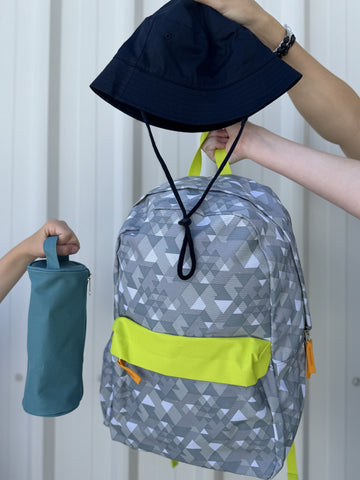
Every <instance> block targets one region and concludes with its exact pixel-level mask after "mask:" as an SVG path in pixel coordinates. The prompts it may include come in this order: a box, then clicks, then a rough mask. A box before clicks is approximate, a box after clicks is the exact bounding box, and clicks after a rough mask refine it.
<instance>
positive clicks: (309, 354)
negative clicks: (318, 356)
mask: <svg viewBox="0 0 360 480" xmlns="http://www.w3.org/2000/svg"><path fill="white" fill-rule="evenodd" d="M305 351H306V378H310V377H311V375H312V374H313V373H316V367H315V360H314V350H313V342H312V340H311V337H310V331H309V330H305Z"/></svg>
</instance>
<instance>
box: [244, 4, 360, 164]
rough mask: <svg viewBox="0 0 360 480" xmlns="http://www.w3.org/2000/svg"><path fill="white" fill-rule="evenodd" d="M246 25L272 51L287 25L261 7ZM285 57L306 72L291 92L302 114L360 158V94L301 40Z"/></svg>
mask: <svg viewBox="0 0 360 480" xmlns="http://www.w3.org/2000/svg"><path fill="white" fill-rule="evenodd" d="M246 26H247V27H248V28H249V29H250V30H251V31H252V32H253V33H254V34H255V35H256V36H257V37H258V38H259V39H260V40H261V41H262V42H263V43H264V44H265V45H267V46H268V47H269V48H270V49H271V50H274V49H275V48H276V47H277V46H278V45H279V43H280V42H281V40H282V39H283V37H284V27H283V26H282V25H281V24H280V23H279V22H278V21H277V20H276V19H275V18H274V17H272V16H271V15H270V14H268V13H267V12H266V11H265V10H263V9H260V10H258V9H257V12H256V15H253V17H252V20H251V21H249V22H248V24H247V25H246ZM284 60H285V61H286V62H287V63H288V64H289V65H291V66H292V67H293V68H295V69H296V70H298V71H299V72H300V73H302V75H303V78H302V79H301V80H300V82H299V83H298V84H297V85H295V87H293V88H292V89H291V90H290V91H289V95H290V97H291V99H292V101H293V103H294V105H295V106H296V108H297V109H298V110H299V112H300V113H301V115H302V116H303V117H304V118H305V119H306V120H307V121H308V122H309V123H310V125H311V126H312V127H313V128H314V129H315V130H316V131H317V132H318V133H319V134H320V135H321V136H322V137H324V138H325V139H327V140H328V141H330V142H333V143H336V144H338V145H340V147H341V148H342V150H343V151H344V153H345V154H346V155H347V156H348V157H351V158H356V159H358V160H360V98H359V96H358V95H357V94H356V93H355V92H354V91H353V90H352V89H351V88H350V87H349V86H348V85H347V84H346V83H345V82H343V81H342V80H341V79H339V78H338V77H336V76H335V75H333V74H332V73H331V72H329V71H328V70H327V69H326V68H325V67H323V66H322V65H321V64H320V63H319V62H318V61H317V60H315V59H314V58H313V57H312V56H311V55H310V54H309V53H308V52H307V51H306V50H305V49H303V48H302V47H301V46H300V45H299V44H298V43H297V42H295V44H294V45H293V47H291V48H290V50H289V53H288V55H286V56H285V57H284Z"/></svg>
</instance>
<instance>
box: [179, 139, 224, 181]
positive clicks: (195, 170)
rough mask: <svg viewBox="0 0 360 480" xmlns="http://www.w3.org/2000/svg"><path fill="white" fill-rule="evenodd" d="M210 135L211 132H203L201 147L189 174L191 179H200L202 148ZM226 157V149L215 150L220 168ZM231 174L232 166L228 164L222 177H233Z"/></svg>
mask: <svg viewBox="0 0 360 480" xmlns="http://www.w3.org/2000/svg"><path fill="white" fill-rule="evenodd" d="M208 135H209V132H203V133H202V134H201V138H200V147H199V148H198V150H197V152H196V153H195V156H194V159H193V161H192V163H191V166H190V169H189V173H188V175H189V177H198V176H199V175H200V173H201V147H202V144H203V143H204V142H205V140H206V138H207V136H208ZM225 157H226V150H225V149H221V150H215V161H216V165H217V167H218V168H219V167H220V165H221V164H222V162H223V161H224V160H225ZM231 173H232V172H231V168H230V165H229V163H227V164H226V165H225V167H224V169H223V170H222V172H221V175H231Z"/></svg>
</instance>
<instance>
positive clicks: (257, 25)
mask: <svg viewBox="0 0 360 480" xmlns="http://www.w3.org/2000/svg"><path fill="white" fill-rule="evenodd" d="M259 8H260V9H261V11H260V12H259V13H258V14H257V15H256V16H254V17H253V20H252V21H250V22H248V24H247V25H244V26H246V28H248V29H249V30H250V31H251V32H252V33H253V34H254V35H255V36H256V37H257V38H258V39H259V40H260V41H261V42H262V43H263V44H264V45H266V46H267V47H268V48H270V50H272V51H273V50H275V49H276V48H277V47H278V45H279V43H280V42H281V41H282V39H283V38H284V32H285V30H284V27H283V26H282V25H281V23H279V22H278V21H277V20H276V18H274V17H273V16H272V15H270V14H269V13H268V12H266V11H265V10H264V9H262V8H261V7H260V6H259Z"/></svg>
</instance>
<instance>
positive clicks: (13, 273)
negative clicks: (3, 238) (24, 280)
mask: <svg viewBox="0 0 360 480" xmlns="http://www.w3.org/2000/svg"><path fill="white" fill-rule="evenodd" d="M35 258H36V257H34V256H32V255H29V254H28V253H27V252H26V249H25V248H24V242H22V243H20V244H19V245H17V246H16V247H15V248H13V249H12V250H10V252H8V253H7V254H6V255H5V256H4V257H3V258H1V259H0V302H2V301H3V299H4V298H5V297H6V295H7V294H8V293H9V291H10V290H11V289H12V288H13V286H14V285H15V284H16V283H17V282H18V280H19V279H20V278H21V277H22V276H23V274H24V273H25V272H26V267H27V265H28V264H29V263H30V262H32V261H33V260H35Z"/></svg>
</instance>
